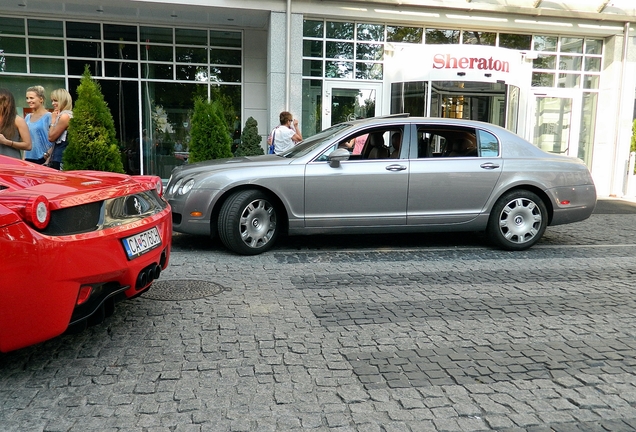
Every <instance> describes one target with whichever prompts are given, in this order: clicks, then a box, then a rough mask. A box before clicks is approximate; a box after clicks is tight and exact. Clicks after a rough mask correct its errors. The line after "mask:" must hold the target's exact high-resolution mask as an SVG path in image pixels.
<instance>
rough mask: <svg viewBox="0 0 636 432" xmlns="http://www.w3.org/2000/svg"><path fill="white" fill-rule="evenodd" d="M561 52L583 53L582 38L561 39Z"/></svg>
mask: <svg viewBox="0 0 636 432" xmlns="http://www.w3.org/2000/svg"><path fill="white" fill-rule="evenodd" d="M559 51H561V52H568V53H579V54H581V53H583V38H566V37H564V38H561V49H560V50H559Z"/></svg>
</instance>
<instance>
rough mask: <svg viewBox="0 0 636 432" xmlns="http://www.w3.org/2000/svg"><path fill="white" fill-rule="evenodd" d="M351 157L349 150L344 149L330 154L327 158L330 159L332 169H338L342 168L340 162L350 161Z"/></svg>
mask: <svg viewBox="0 0 636 432" xmlns="http://www.w3.org/2000/svg"><path fill="white" fill-rule="evenodd" d="M349 156H351V153H349V150H347V149H344V148H339V149H335V150H334V151H332V152H331V153H329V156H327V157H328V158H329V166H330V167H331V168H338V167H339V166H340V162H342V161H346V160H349Z"/></svg>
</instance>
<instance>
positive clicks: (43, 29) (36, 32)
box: [2, 18, 64, 37]
mask: <svg viewBox="0 0 636 432" xmlns="http://www.w3.org/2000/svg"><path fill="white" fill-rule="evenodd" d="M5 19H6V18H2V30H3V31H4V20H5ZM28 26H29V36H46V37H63V36H64V30H63V29H62V21H48V20H36V19H29V20H28Z"/></svg>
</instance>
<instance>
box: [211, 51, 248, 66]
mask: <svg viewBox="0 0 636 432" xmlns="http://www.w3.org/2000/svg"><path fill="white" fill-rule="evenodd" d="M210 63H213V64H227V65H237V66H238V65H240V64H241V51H239V50H226V49H216V48H212V49H211V50H210Z"/></svg>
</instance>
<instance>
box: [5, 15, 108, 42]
mask: <svg viewBox="0 0 636 432" xmlns="http://www.w3.org/2000/svg"><path fill="white" fill-rule="evenodd" d="M3 27H4V19H3ZM66 37H67V38H75V39H101V29H100V27H99V23H85V22H72V21H67V22H66Z"/></svg>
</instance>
